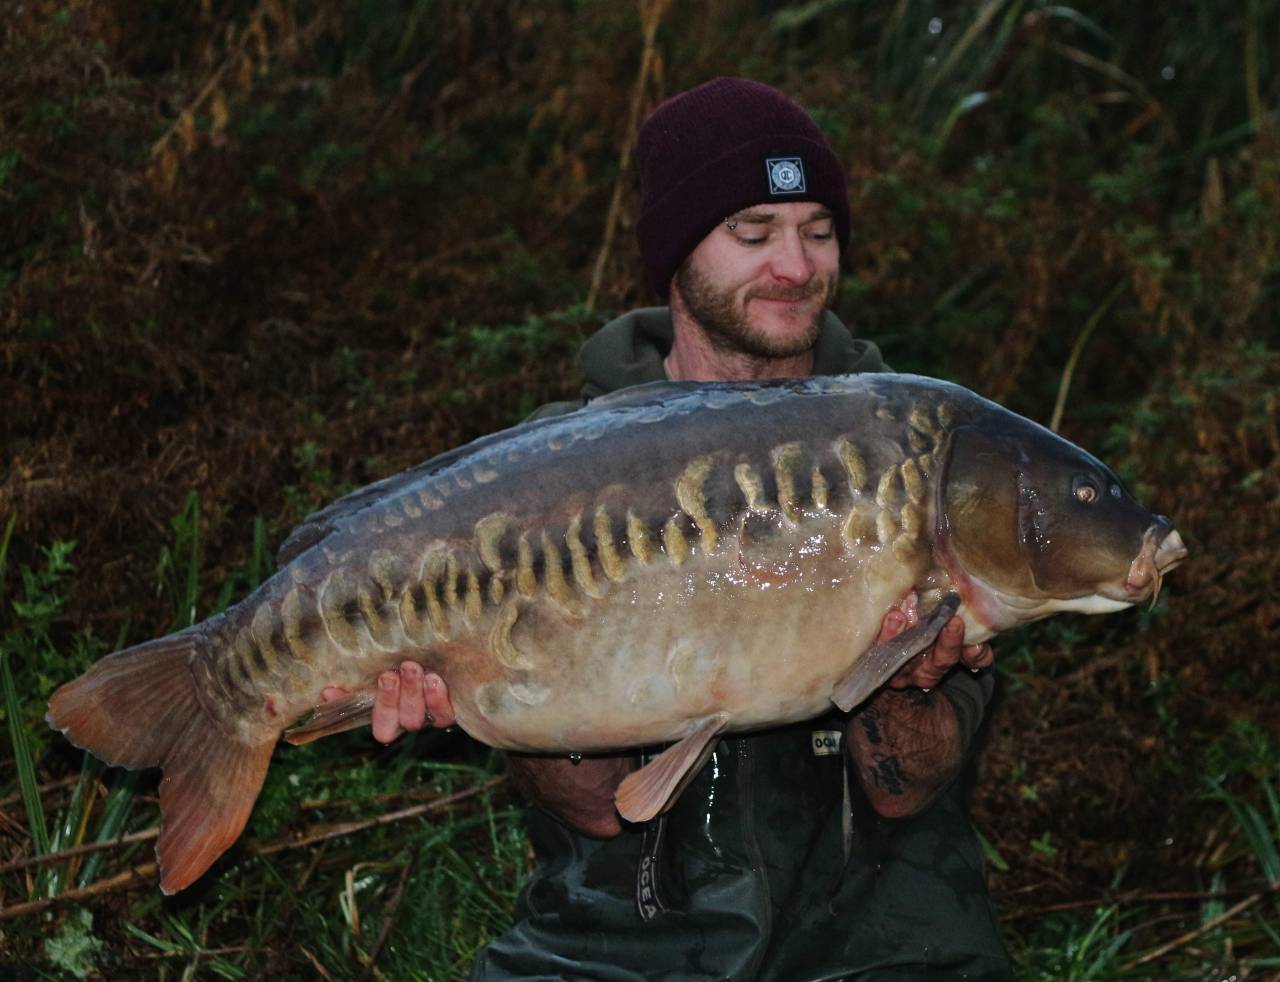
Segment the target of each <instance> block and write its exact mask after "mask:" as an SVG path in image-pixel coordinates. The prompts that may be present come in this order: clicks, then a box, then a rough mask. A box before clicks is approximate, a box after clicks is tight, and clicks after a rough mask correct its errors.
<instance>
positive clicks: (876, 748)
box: [849, 690, 961, 818]
mask: <svg viewBox="0 0 1280 982" xmlns="http://www.w3.org/2000/svg"><path fill="white" fill-rule="evenodd" d="M960 750H961V748H960V740H959V729H958V726H957V722H956V716H955V710H954V708H953V707H952V706H951V703H950V701H949V700H948V699H947V698H946V697H945V696H943V695H941V694H928V695H926V694H924V693H921V692H913V691H907V692H900V691H894V690H884V691H882V692H880V693H879V694H877V695H876V696H874V697H872V699H871V700H870V702H868V703H867V704H866V705H865V706H864V707H863V708H862V709H860V710H858V711H857V712H856V713H854V715H853V717H852V718H851V719H850V721H849V755H850V757H851V759H852V761H853V764H854V766H855V768H856V769H857V772H858V777H859V779H860V780H861V782H862V787H863V790H864V791H865V792H866V795H867V798H868V799H869V800H870V802H871V804H872V807H874V808H875V809H876V811H878V812H880V814H882V815H884V816H886V817H894V818H896V817H903V816H906V815H912V814H915V813H916V812H918V811H920V810H921V809H923V808H924V807H925V806H926V805H927V804H928V803H929V802H930V801H932V800H933V798H934V796H935V795H937V793H938V792H939V791H941V790H942V788H944V787H945V786H946V785H947V784H948V783H949V782H950V781H951V779H952V778H954V777H955V775H956V773H957V772H958V771H959V767H960V757H961V753H960Z"/></svg>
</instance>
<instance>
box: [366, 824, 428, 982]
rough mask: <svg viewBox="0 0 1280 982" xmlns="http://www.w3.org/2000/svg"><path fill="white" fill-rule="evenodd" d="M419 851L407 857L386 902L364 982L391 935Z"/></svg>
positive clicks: (370, 973) (370, 953) (371, 973)
mask: <svg viewBox="0 0 1280 982" xmlns="http://www.w3.org/2000/svg"><path fill="white" fill-rule="evenodd" d="M418 853H419V850H417V849H415V850H414V851H413V855H412V856H410V857H409V861H408V862H407V863H405V864H404V869H402V870H401V871H400V882H399V883H397V884H396V892H395V893H393V894H392V895H391V899H390V900H388V901H387V909H386V912H385V913H384V914H383V915H382V930H381V931H379V932H378V940H377V941H376V942H375V943H374V946H373V950H372V951H370V952H369V963H368V964H367V965H366V966H365V969H364V975H363V976H361V978H362V979H363V980H364V982H368V980H370V979H372V978H373V973H374V966H375V965H377V963H378V955H380V954H382V948H383V946H384V945H385V944H386V943H387V937H388V936H389V935H390V934H391V925H392V924H394V923H395V919H396V910H397V909H399V907H400V901H401V900H402V899H403V898H404V888H405V884H406V883H408V882H409V872H410V870H412V869H413V868H414V866H416V865H417V864H418Z"/></svg>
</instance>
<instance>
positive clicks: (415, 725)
mask: <svg viewBox="0 0 1280 982" xmlns="http://www.w3.org/2000/svg"><path fill="white" fill-rule="evenodd" d="M346 694H347V691H346V689H340V688H338V687H337V686H336V685H331V686H329V687H328V688H326V689H325V690H324V691H323V692H322V693H321V695H322V696H323V697H324V699H325V700H326V701H332V700H334V699H339V698H341V697H342V696H344V695H346ZM453 723H454V715H453V703H451V702H450V701H449V689H448V688H447V687H446V686H445V684H444V679H442V678H441V677H440V676H439V675H436V674H435V673H434V672H426V671H424V670H423V668H422V666H421V665H419V664H418V663H417V662H416V661H404V662H401V663H400V669H399V671H396V670H395V669H388V670H387V671H385V672H383V673H382V674H381V675H379V676H378V696H377V701H375V702H374V704H373V738H374V739H375V740H377V741H379V742H380V743H390V742H391V741H392V740H394V739H396V738H397V737H398V736H400V734H401V733H404V732H406V731H410V730H420V729H422V727H423V726H424V725H429V726H434V727H437V728H443V727H446V726H452V725H453Z"/></svg>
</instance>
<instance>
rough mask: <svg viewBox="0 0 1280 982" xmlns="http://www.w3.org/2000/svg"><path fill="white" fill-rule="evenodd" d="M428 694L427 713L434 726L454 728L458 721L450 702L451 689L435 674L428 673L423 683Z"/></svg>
mask: <svg viewBox="0 0 1280 982" xmlns="http://www.w3.org/2000/svg"><path fill="white" fill-rule="evenodd" d="M423 689H424V690H425V693H426V702H427V713H428V714H430V716H431V725H432V726H439V727H443V726H452V725H453V724H454V722H455V721H456V717H455V716H454V715H453V703H452V702H450V701H449V687H448V686H447V685H445V684H444V679H442V678H441V677H440V676H439V675H437V674H436V673H435V672H428V673H427V675H426V678H425V679H424V681H423Z"/></svg>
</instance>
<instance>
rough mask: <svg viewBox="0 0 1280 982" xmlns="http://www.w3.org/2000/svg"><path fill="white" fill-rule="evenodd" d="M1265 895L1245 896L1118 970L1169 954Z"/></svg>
mask: <svg viewBox="0 0 1280 982" xmlns="http://www.w3.org/2000/svg"><path fill="white" fill-rule="evenodd" d="M1265 896H1266V894H1265V893H1255V894H1253V895H1252V896H1249V897H1245V898H1244V899H1243V900H1241V901H1240V902H1239V903H1238V904H1236V905H1235V906H1234V907H1232V908H1231V909H1230V910H1225V911H1223V912H1222V913H1221V914H1219V915H1218V916H1217V917H1215V918H1213V920H1211V921H1206V922H1205V923H1204V924H1201V925H1200V926H1199V927H1198V928H1196V929H1195V930H1194V931H1188V932H1187V933H1186V934H1180V935H1178V937H1176V938H1174V939H1173V940H1172V941H1168V942H1166V943H1164V944H1162V945H1161V946H1160V947H1159V948H1155V949H1153V950H1151V951H1148V952H1147V953H1146V954H1145V955H1143V956H1142V957H1140V958H1135V959H1133V960H1132V961H1129V962H1125V963H1124V964H1123V965H1121V966H1120V971H1122V972H1127V971H1128V970H1129V969H1131V968H1136V967H1137V966H1138V965H1145V964H1146V963H1147V962H1153V961H1155V960H1156V959H1157V958H1161V957H1163V956H1164V955H1167V954H1169V952H1171V951H1173V950H1174V949H1175V948H1181V947H1182V946H1183V945H1185V944H1189V943H1191V942H1192V941H1194V940H1195V939H1196V938H1198V937H1200V936H1201V935H1204V934H1208V933H1209V932H1210V931H1212V930H1213V929H1214V928H1215V927H1217V926H1218V925H1219V924H1222V923H1224V922H1225V921H1229V920H1231V918H1233V917H1235V916H1236V915H1237V914H1239V913H1241V912H1242V911H1244V910H1247V909H1248V908H1250V907H1252V906H1253V905H1254V904H1256V903H1257V902H1258V901H1259V900H1261V899H1262V898H1263V897H1265Z"/></svg>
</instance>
